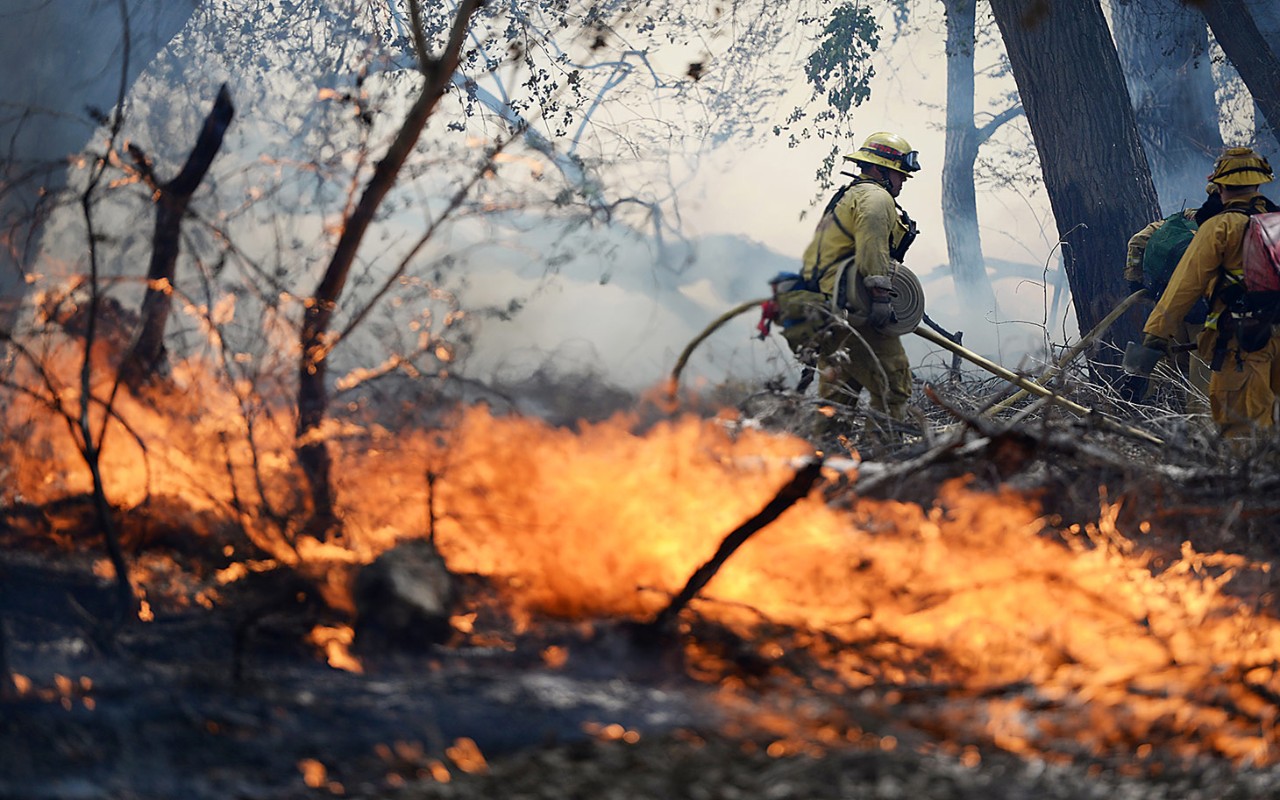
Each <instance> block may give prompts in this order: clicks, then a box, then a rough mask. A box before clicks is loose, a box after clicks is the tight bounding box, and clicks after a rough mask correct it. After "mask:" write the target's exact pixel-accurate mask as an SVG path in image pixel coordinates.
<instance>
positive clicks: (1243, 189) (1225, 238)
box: [1126, 147, 1280, 438]
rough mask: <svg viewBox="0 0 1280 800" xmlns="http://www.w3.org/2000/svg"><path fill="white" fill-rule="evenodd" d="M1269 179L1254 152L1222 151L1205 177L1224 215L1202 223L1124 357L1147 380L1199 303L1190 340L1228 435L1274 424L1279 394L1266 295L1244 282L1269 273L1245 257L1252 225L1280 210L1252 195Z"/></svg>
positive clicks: (1279, 361) (1279, 345)
mask: <svg viewBox="0 0 1280 800" xmlns="http://www.w3.org/2000/svg"><path fill="white" fill-rule="evenodd" d="M1273 178H1274V175H1273V173H1272V170H1271V165H1270V164H1269V163H1268V162H1267V160H1266V159H1265V158H1263V157H1262V156H1260V155H1258V154H1257V153H1255V152H1254V151H1253V150H1252V149H1250V148H1247V147H1232V148H1229V149H1227V150H1225V151H1224V152H1223V154H1222V155H1221V156H1220V157H1219V158H1218V160H1217V161H1216V162H1215V164H1214V167H1213V173H1212V174H1211V175H1209V181H1210V182H1211V183H1213V184H1215V185H1216V186H1217V187H1218V190H1219V191H1218V193H1219V196H1220V198H1221V200H1222V205H1223V210H1222V211H1221V212H1220V213H1217V214H1215V215H1213V216H1211V217H1209V218H1208V219H1206V220H1204V221H1203V222H1202V223H1201V224H1200V226H1199V228H1198V229H1197V230H1196V232H1195V235H1194V237H1193V238H1192V240H1191V243H1190V244H1189V245H1188V246H1187V249H1186V252H1185V253H1184V254H1183V256H1182V258H1181V259H1180V260H1179V261H1178V264H1177V267H1176V268H1175V269H1174V272H1173V275H1172V276H1171V277H1170V278H1169V283H1168V286H1167V287H1165V290H1164V292H1163V293H1162V294H1161V295H1160V299H1159V300H1158V301H1157V302H1156V306H1155V309H1154V310H1152V312H1151V314H1150V316H1149V317H1148V318H1147V322H1146V325H1145V326H1144V327H1143V333H1144V337H1143V341H1142V347H1141V348H1138V349H1137V350H1135V352H1134V353H1132V354H1126V369H1128V370H1129V371H1130V372H1131V373H1134V374H1147V375H1149V374H1150V373H1151V370H1152V369H1153V368H1154V366H1155V364H1156V362H1157V361H1158V360H1159V359H1160V358H1161V357H1162V356H1165V355H1168V354H1169V351H1170V345H1171V343H1172V341H1173V340H1174V337H1175V336H1176V334H1177V332H1178V330H1179V327H1180V326H1182V325H1183V324H1184V321H1185V319H1186V317H1187V315H1188V314H1189V313H1190V312H1191V310H1192V309H1193V307H1194V306H1195V305H1196V303H1197V302H1198V301H1200V300H1201V299H1203V300H1205V301H1206V302H1207V304H1208V313H1207V314H1206V316H1205V319H1204V329H1203V330H1202V331H1201V333H1200V335H1199V336H1198V338H1197V340H1196V344H1197V353H1198V354H1199V356H1200V358H1202V359H1204V360H1205V361H1206V362H1207V363H1208V364H1209V367H1210V369H1211V370H1212V376H1211V377H1210V380H1209V409H1210V414H1211V415H1212V417H1213V421H1214V423H1216V425H1217V427H1218V430H1219V431H1220V432H1221V434H1222V435H1223V436H1225V437H1229V438H1239V437H1243V436H1249V435H1251V434H1252V432H1253V431H1254V430H1257V429H1267V428H1270V427H1272V425H1273V424H1274V406H1275V402H1276V399H1277V396H1280V336H1277V335H1276V334H1275V327H1274V324H1273V323H1274V321H1275V316H1274V309H1273V310H1272V311H1271V312H1269V311H1268V309H1267V308H1266V306H1267V305H1269V304H1272V303H1271V298H1263V293H1261V292H1253V291H1249V289H1250V288H1252V284H1253V283H1255V281H1254V280H1252V278H1251V279H1250V280H1248V281H1247V280H1246V277H1247V276H1246V273H1247V272H1248V273H1250V275H1252V274H1253V273H1255V272H1256V271H1257V270H1259V269H1262V270H1265V269H1273V267H1271V266H1270V265H1268V264H1263V265H1261V266H1258V261H1259V259H1260V258H1265V257H1266V256H1265V254H1263V255H1259V256H1253V255H1251V256H1250V258H1249V259H1246V239H1247V238H1248V237H1250V236H1252V235H1254V234H1253V230H1254V228H1256V227H1257V226H1255V225H1252V224H1251V220H1253V219H1254V218H1255V217H1256V216H1257V215H1261V214H1268V213H1269V212H1275V211H1277V210H1280V207H1277V206H1276V205H1275V204H1274V203H1272V202H1271V201H1270V200H1268V199H1267V198H1266V197H1264V196H1263V195H1262V194H1260V193H1259V192H1258V187H1259V186H1261V185H1262V184H1264V183H1269V182H1270V181H1271V180H1273ZM1246 261H1248V262H1249V266H1248V267H1247V265H1246ZM1276 296H1277V297H1280V293H1276Z"/></svg>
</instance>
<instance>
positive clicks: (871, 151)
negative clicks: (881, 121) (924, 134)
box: [844, 131, 920, 177]
mask: <svg viewBox="0 0 1280 800" xmlns="http://www.w3.org/2000/svg"><path fill="white" fill-rule="evenodd" d="M844 160H845V161H852V162H854V163H857V164H875V165H876V166H879V167H888V168H889V169H891V170H894V171H895V172H901V173H902V174H903V175H906V176H907V177H911V173H913V172H916V171H917V170H919V169H920V160H919V158H918V154H917V153H916V151H915V150H912V149H911V145H909V144H907V140H906V139H903V138H902V137H901V136H899V135H898V134H896V133H888V132H887V131H881V132H879V133H873V134H871V135H870V136H868V137H867V140H866V141H865V142H863V143H862V147H859V148H858V150H857V152H854V153H850V154H849V155H847V156H845V157H844Z"/></svg>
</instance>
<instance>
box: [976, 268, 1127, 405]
mask: <svg viewBox="0 0 1280 800" xmlns="http://www.w3.org/2000/svg"><path fill="white" fill-rule="evenodd" d="M1146 296H1147V292H1146V290H1145V289H1143V290H1141V291H1137V292H1134V293H1133V294H1131V295H1129V296H1128V297H1126V298H1125V299H1124V300H1122V301H1120V304H1119V305H1117V306H1116V307H1115V308H1113V309H1111V313H1110V314H1107V315H1106V316H1105V317H1103V318H1102V320H1101V321H1099V322H1098V324H1097V325H1094V326H1093V330H1091V331H1089V332H1088V333H1087V334H1085V335H1084V337H1082V338H1081V339H1080V341H1078V342H1076V343H1075V344H1074V345H1072V346H1071V347H1070V348H1069V349H1068V350H1067V351H1066V352H1065V353H1063V354H1062V357H1061V358H1059V359H1058V361H1057V362H1056V363H1055V364H1054V365H1053V366H1051V367H1049V368H1048V369H1047V370H1045V371H1044V372H1042V373H1041V374H1040V377H1038V378H1036V383H1038V384H1040V385H1041V386H1044V385H1045V384H1047V383H1048V382H1049V381H1051V380H1053V379H1054V378H1056V377H1058V376H1059V375H1061V374H1062V371H1063V370H1065V369H1066V368H1067V367H1068V366H1069V365H1070V364H1071V362H1072V361H1075V360H1076V358H1077V357H1078V356H1079V355H1080V354H1081V353H1083V352H1084V351H1085V350H1086V349H1087V348H1088V347H1089V346H1090V345H1092V344H1093V343H1094V342H1096V341H1097V340H1098V337H1100V336H1102V334H1104V333H1106V331H1107V329H1108V328H1110V327H1111V326H1112V325H1114V324H1115V321H1116V320H1118V319H1120V317H1122V316H1124V313H1125V312H1126V311H1128V310H1129V309H1130V308H1133V306H1134V305H1135V304H1137V303H1138V301H1140V300H1142V299H1143V298H1145V297H1146ZM1028 394H1030V392H1029V391H1028V390H1026V389H1020V390H1019V391H1017V392H1015V393H1014V394H1012V395H1010V396H1008V397H1006V398H1005V399H1003V400H1001V401H1000V402H999V403H996V404H995V405H993V406H992V407H991V408H988V409H987V410H986V411H985V412H983V413H984V414H986V415H987V416H994V415H995V414H999V413H1000V412H1001V411H1004V410H1006V409H1008V408H1010V407H1011V406H1012V405H1013V404H1014V403H1016V402H1018V401H1019V400H1021V399H1022V398H1024V397H1026V396H1027V395H1028Z"/></svg>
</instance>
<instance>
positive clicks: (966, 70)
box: [942, 0, 996, 312]
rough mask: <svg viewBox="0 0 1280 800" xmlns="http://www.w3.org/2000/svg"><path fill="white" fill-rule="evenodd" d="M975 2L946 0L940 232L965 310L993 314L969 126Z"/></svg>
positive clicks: (975, 143)
mask: <svg viewBox="0 0 1280 800" xmlns="http://www.w3.org/2000/svg"><path fill="white" fill-rule="evenodd" d="M976 5H977V3H976V0H947V3H946V8H945V11H946V18H947V133H946V154H945V158H944V159H943V163H942V227H943V231H944V233H945V235H946V238H947V258H948V260H949V261H950V262H951V275H952V277H953V279H954V280H955V284H956V293H957V294H958V295H959V298H960V302H961V304H962V307H963V308H967V309H974V310H977V309H981V310H982V311H983V312H988V311H995V309H996V298H995V292H994V291H993V290H992V288H991V279H990V278H988V277H987V268H986V263H985V262H984V261H983V258H982V237H981V234H980V233H979V230H978V198H977V190H976V188H975V187H974V169H973V166H974V163H975V162H976V161H977V160H978V147H979V145H980V144H981V143H982V137H980V135H979V132H978V129H977V127H976V126H975V125H974V121H973V90H974V81H973V49H974V25H975V7H976Z"/></svg>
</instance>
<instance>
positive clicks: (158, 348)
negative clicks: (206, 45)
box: [120, 83, 235, 388]
mask: <svg viewBox="0 0 1280 800" xmlns="http://www.w3.org/2000/svg"><path fill="white" fill-rule="evenodd" d="M233 116H235V107H234V106H233V105H232V104H231V94H230V92H229V91H228V90H227V85H226V84H225V83H224V84H223V85H222V87H221V88H220V89H219V90H218V97H217V99H216V100H214V103H213V108H212V109H211V110H210V111H209V115H208V116H206V117H205V120H204V127H203V128H202V129H201V131H200V136H199V138H197V139H196V144H195V147H194V148H193V149H192V150H191V154H190V155H189V156H188V157H187V163H186V164H184V165H183V167H182V171H181V172H179V173H178V175H177V176H176V177H174V178H173V179H172V180H170V181H168V182H167V183H164V184H156V183H155V176H154V172H153V171H152V169H151V166H150V163H149V162H148V161H147V159H146V157H145V155H144V154H142V153H141V151H138V150H137V149H136V148H132V149H131V150H130V154H131V155H132V156H133V159H134V162H135V163H136V164H138V168H139V170H140V171H141V172H142V173H143V176H144V177H145V178H147V179H148V183H151V184H153V185H155V187H156V227H155V232H154V233H153V234H152V237H151V264H150V266H149V267H148V268H147V293H146V296H145V297H144V298H143V300H142V311H141V316H142V329H141V330H140V331H139V333H138V338H137V339H136V340H135V341H134V344H133V347H132V348H130V350H129V353H128V354H127V355H126V356H125V358H124V361H123V362H122V363H121V365H120V380H121V382H122V383H124V384H125V385H126V386H130V387H132V388H137V387H138V386H140V385H142V384H143V383H145V382H146V381H148V380H150V379H151V378H152V376H154V375H155V374H156V371H157V370H159V369H161V368H162V362H163V359H164V331H165V327H166V326H167V325H168V322H169V312H170V309H171V308H172V302H171V297H172V294H173V285H174V275H175V272H176V270H177V264H178V254H179V252H180V251H181V249H182V245H181V241H182V236H181V234H182V219H183V217H184V216H185V215H186V213H187V207H188V206H189V205H190V204H191V196H192V195H193V194H194V193H195V191H196V188H197V187H199V186H200V182H201V181H203V180H204V176H205V175H206V174H207V173H208V172H209V167H210V166H211V165H212V164H213V159H214V157H215V156H217V154H218V151H219V150H220V149H221V148H222V139H223V137H224V136H225V135H226V132H227V128H228V127H229V126H230V125H231V119H232V117H233Z"/></svg>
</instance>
